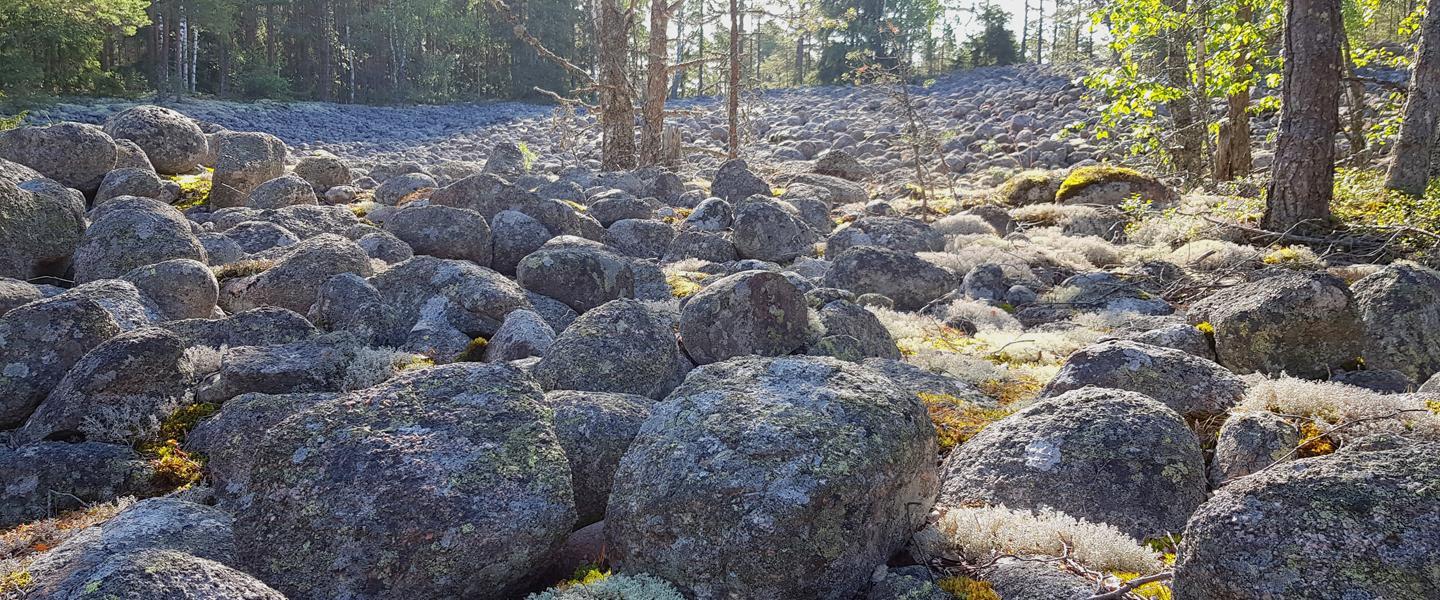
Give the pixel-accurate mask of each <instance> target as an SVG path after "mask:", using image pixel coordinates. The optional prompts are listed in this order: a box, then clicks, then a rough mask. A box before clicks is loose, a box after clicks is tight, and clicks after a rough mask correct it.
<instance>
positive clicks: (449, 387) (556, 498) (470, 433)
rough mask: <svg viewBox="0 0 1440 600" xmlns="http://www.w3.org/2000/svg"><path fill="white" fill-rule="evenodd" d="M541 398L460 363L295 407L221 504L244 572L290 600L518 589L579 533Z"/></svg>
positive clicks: (509, 371) (498, 371)
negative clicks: (245, 482) (231, 522)
mask: <svg viewBox="0 0 1440 600" xmlns="http://www.w3.org/2000/svg"><path fill="white" fill-rule="evenodd" d="M542 402H543V398H542V396H541V392H540V389H539V388H538V387H536V386H535V384H534V382H532V381H531V380H530V379H529V378H527V377H525V376H524V374H522V373H521V372H520V371H518V370H516V369H515V368H513V367H509V366H505V365H481V364H476V363H461V364H454V365H447V366H442V367H433V368H428V369H419V370H415V371H409V372H406V373H405V374H402V375H401V376H399V377H397V378H395V379H392V380H390V381H389V382H386V383H384V384H381V385H378V386H375V387H371V388H367V389H364V390H361V391H358V392H353V393H350V394H347V395H343V396H339V397H337V398H335V399H333V400H328V401H322V402H319V403H317V404H314V405H312V406H310V407H308V408H305V409H303V410H301V411H300V412H299V413H297V414H295V415H293V416H291V417H289V418H287V419H285V420H284V421H281V422H280V423H279V424H278V425H276V426H274V427H273V428H271V429H270V430H269V431H268V432H267V434H266V435H265V436H263V438H261V439H258V440H256V441H255V447H254V455H255V458H254V463H253V467H252V470H251V473H250V483H249V487H248V488H247V489H244V490H238V491H236V492H233V493H227V494H226V495H225V496H222V506H223V507H226V508H230V509H233V510H234V511H235V537H236V543H237V545H238V547H239V553H240V558H241V561H242V562H243V564H244V565H245V566H246V567H247V571H250V572H252V573H255V574H256V575H258V576H259V577H261V578H262V579H264V580H265V581H267V582H269V583H270V584H271V585H273V586H275V587H276V588H277V589H279V590H281V591H283V592H284V593H285V594H286V595H287V596H288V597H290V598H294V599H305V598H315V599H319V598H339V597H357V596H363V597H367V598H377V599H380V598H391V599H398V598H437V597H479V598H502V597H507V596H508V594H513V593H515V592H517V591H519V590H518V589H517V588H519V587H521V586H524V585H526V584H527V583H529V581H528V580H529V579H530V578H531V576H532V575H534V574H536V573H538V571H539V570H540V569H541V568H542V567H543V564H542V563H543V560H544V559H545V557H547V556H549V555H550V554H551V553H552V552H554V551H555V550H556V549H557V548H558V547H559V546H560V544H561V543H562V542H563V541H564V539H565V536H566V534H568V533H569V532H570V530H571V527H572V526H573V525H574V523H575V506H574V500H573V498H572V492H571V485H570V477H569V469H568V465H567V464H566V459H565V452H564V450H563V449H562V448H561V446H560V444H559V441H558V440H557V439H556V436H555V432H554V429H553V426H552V424H551V412H550V411H549V409H547V408H545V407H544V406H543V404H542Z"/></svg>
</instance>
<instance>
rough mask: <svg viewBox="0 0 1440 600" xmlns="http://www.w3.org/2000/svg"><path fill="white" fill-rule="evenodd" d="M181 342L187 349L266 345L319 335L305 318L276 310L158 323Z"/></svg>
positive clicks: (253, 310)
mask: <svg viewBox="0 0 1440 600" xmlns="http://www.w3.org/2000/svg"><path fill="white" fill-rule="evenodd" d="M161 327H164V328H166V329H169V330H170V331H173V332H175V333H176V334H177V335H179V336H180V337H181V338H183V339H184V340H185V345H187V346H206V347H210V348H219V347H221V346H228V347H237V346H269V345H272V344H285V343H289V342H295V341H299V340H302V339H305V338H308V337H312V336H314V335H316V334H318V333H319V331H317V330H316V329H315V327H314V326H313V325H311V324H310V322H309V321H307V320H305V317H303V316H301V315H299V314H296V313H295V312H294V311H291V310H286V309H284V308H278V307H273V306H270V307H262V308H254V309H250V310H246V311H241V312H238V313H235V314H233V315H230V316H228V317H225V318H221V319H185V320H181V321H170V322H168V323H163V324H161Z"/></svg>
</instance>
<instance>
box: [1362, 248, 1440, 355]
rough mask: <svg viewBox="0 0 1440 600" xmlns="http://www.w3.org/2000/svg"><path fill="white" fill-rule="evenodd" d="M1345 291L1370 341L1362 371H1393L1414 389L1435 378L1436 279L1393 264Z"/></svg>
mask: <svg viewBox="0 0 1440 600" xmlns="http://www.w3.org/2000/svg"><path fill="white" fill-rule="evenodd" d="M1350 291H1351V292H1352V293H1354V294H1355V307H1356V309H1357V311H1358V312H1359V314H1360V320H1361V321H1362V322H1364V324H1365V333H1366V339H1368V340H1369V341H1370V347H1369V349H1368V350H1367V351H1366V353H1365V358H1366V363H1365V364H1366V366H1368V367H1370V368H1373V369H1395V370H1397V371H1400V372H1401V373H1404V374H1405V376H1406V377H1408V378H1409V379H1410V381H1411V382H1414V383H1423V382H1424V381H1425V380H1426V379H1429V378H1430V376H1431V375H1434V374H1435V373H1440V273H1437V272H1435V271H1434V270H1431V269H1427V268H1424V267H1420V266H1418V265H1409V264H1393V265H1389V266H1386V267H1385V268H1384V269H1381V270H1380V271H1379V272H1376V273H1373V274H1371V275H1367V276H1366V277H1364V278H1362V279H1361V280H1359V281H1356V282H1355V283H1354V285H1351V286H1350Z"/></svg>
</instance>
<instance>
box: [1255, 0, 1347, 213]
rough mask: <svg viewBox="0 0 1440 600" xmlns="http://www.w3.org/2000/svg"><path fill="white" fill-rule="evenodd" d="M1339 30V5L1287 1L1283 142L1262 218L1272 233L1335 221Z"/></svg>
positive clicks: (1335, 1) (1328, 0)
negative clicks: (1332, 201)
mask: <svg viewBox="0 0 1440 600" xmlns="http://www.w3.org/2000/svg"><path fill="white" fill-rule="evenodd" d="M1340 28H1341V23H1340V0H1288V6H1287V7H1286V11H1285V42H1284V43H1285V53H1284V57H1285V72H1284V80H1283V83H1282V84H1281V87H1280V103H1281V104H1280V128H1279V137H1278V139H1277V141H1276V144H1275V163H1274V165H1273V166H1272V168H1271V181H1270V187H1269V189H1268V190H1267V193H1266V195H1265V216H1264V218H1263V219H1262V223H1263V225H1264V226H1265V227H1266V228H1268V229H1270V230H1272V231H1287V230H1290V229H1293V228H1296V227H1298V226H1301V225H1303V224H1307V223H1313V224H1317V225H1323V224H1324V223H1325V222H1327V221H1329V219H1330V199H1331V197H1333V195H1334V185H1335V131H1336V130H1337V129H1338V125H1339V121H1340ZM1317 222H1318V223H1317Z"/></svg>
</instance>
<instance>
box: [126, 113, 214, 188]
mask: <svg viewBox="0 0 1440 600" xmlns="http://www.w3.org/2000/svg"><path fill="white" fill-rule="evenodd" d="M105 133H108V134H110V137H112V138H115V139H117V140H119V139H125V140H130V141H132V142H135V145H137V146H139V147H140V149H141V150H144V151H145V156H146V157H147V158H149V159H150V164H152V165H154V167H155V170H156V171H158V172H160V173H162V174H165V175H175V174H178V173H189V172H191V171H193V170H195V167H196V166H197V165H199V164H200V161H201V160H203V159H204V157H205V153H206V152H207V151H208V144H207V142H206V140H205V133H204V132H203V131H201V130H200V126H199V125H196V124H195V122H194V121H192V120H190V118H189V117H187V116H185V115H182V114H180V113H178V112H175V111H173V110H170V109H168V108H162V107H159V106H149V105H144V106H136V107H134V108H131V109H128V110H126V111H124V112H121V113H119V114H116V115H114V116H112V117H110V118H109V120H107V121H105Z"/></svg>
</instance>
